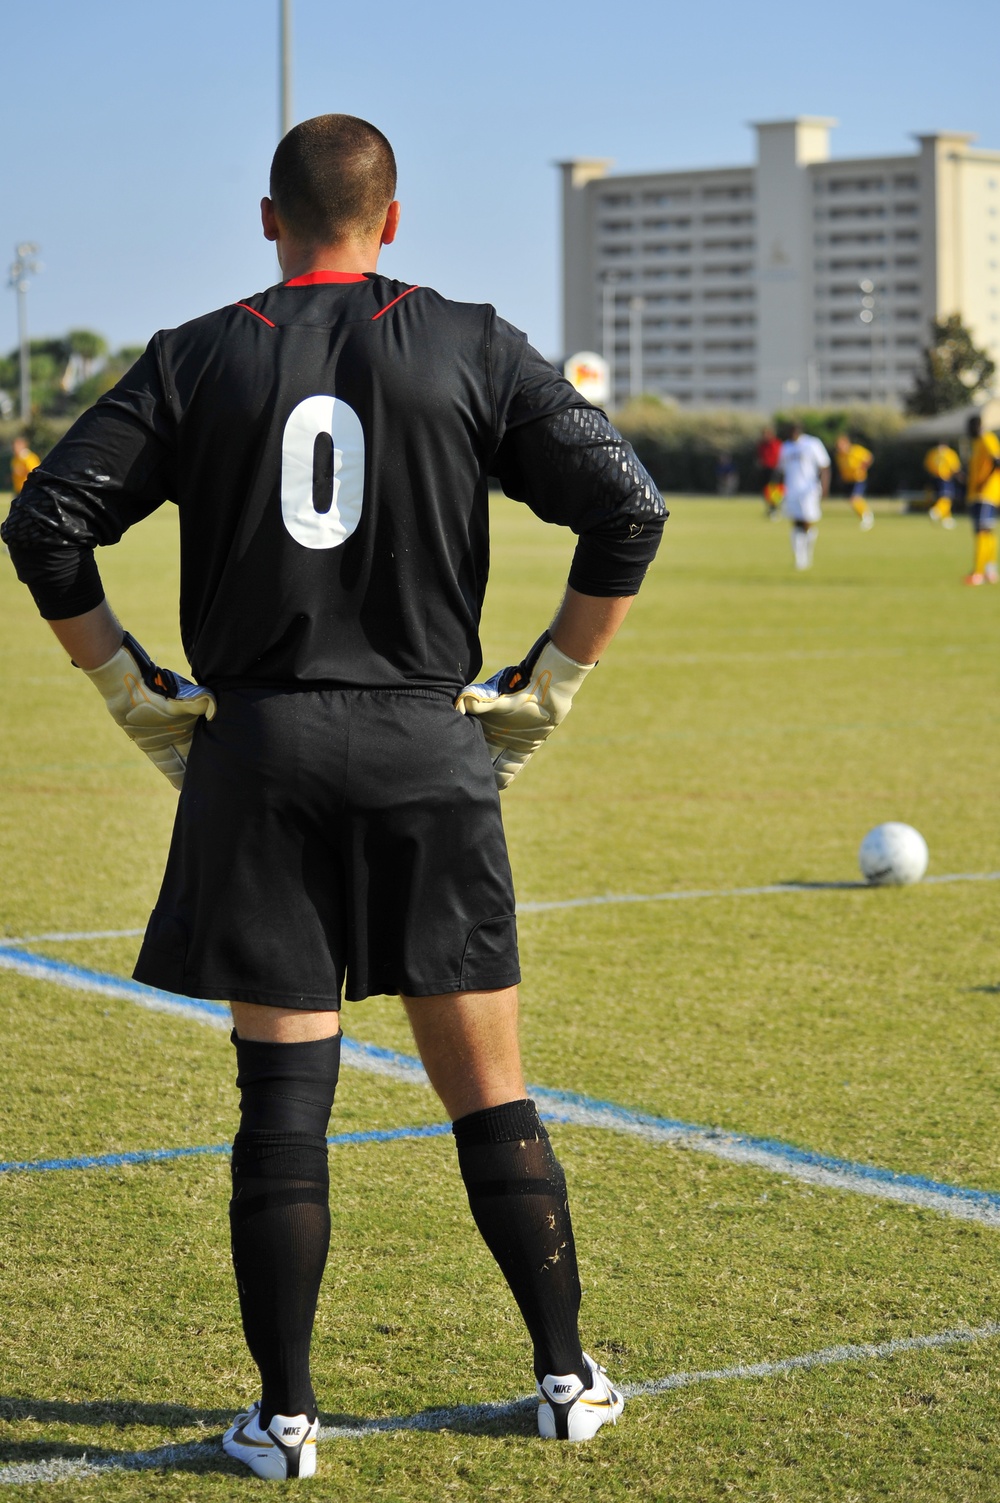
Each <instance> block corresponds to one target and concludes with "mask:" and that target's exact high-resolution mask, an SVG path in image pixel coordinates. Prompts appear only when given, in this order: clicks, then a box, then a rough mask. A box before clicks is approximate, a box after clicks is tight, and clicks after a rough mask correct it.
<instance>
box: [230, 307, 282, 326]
mask: <svg viewBox="0 0 1000 1503" xmlns="http://www.w3.org/2000/svg"><path fill="white" fill-rule="evenodd" d="M236 307H237V308H245V309H246V310H247V312H248V313H252V314H253V316H254V318H259V319H260V321H261V323H262V324H267V327H268V328H269V329H275V328H277V325H276V324H272V322H271V320H270V319H269V318H265V317H264V315H263V313H258V312H257V309H256V308H251V306H250V304H249V303H237V304H236Z"/></svg>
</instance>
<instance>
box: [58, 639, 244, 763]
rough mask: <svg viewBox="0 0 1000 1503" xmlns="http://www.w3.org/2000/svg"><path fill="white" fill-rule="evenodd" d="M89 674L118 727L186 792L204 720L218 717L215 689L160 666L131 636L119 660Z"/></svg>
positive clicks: (119, 652)
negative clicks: (191, 757) (196, 732)
mask: <svg viewBox="0 0 1000 1503" xmlns="http://www.w3.org/2000/svg"><path fill="white" fill-rule="evenodd" d="M83 671H84V673H85V674H86V675H87V677H88V678H89V679H90V680H91V681H92V682H93V683H95V684H96V685H97V687H98V689H100V691H101V693H102V694H103V695H104V702H105V704H106V705H107V707H108V710H109V711H110V713H111V718H112V719H113V720H114V721H115V723H116V724H117V725H120V726H121V728H122V730H123V731H124V732H125V734H126V736H128V737H129V738H130V739H131V740H132V741H134V742H135V744H136V746H137V747H138V748H139V750H140V751H143V752H145V753H146V756H147V757H148V758H149V760H150V761H151V762H152V763H153V765H154V767H158V768H159V769H160V771H161V772H162V773H163V775H164V777H165V778H168V779H169V781H170V782H171V783H173V785H174V787H175V788H176V789H177V791H178V792H180V788H181V784H182V783H183V781H184V770H185V768H186V767H187V759H188V754H189V752H190V750H191V741H192V739H193V737H194V728H195V725H196V724H197V721H198V718H199V716H201V715H204V716H205V718H206V720H211V719H212V716H213V715H214V714H215V695H214V694H213V693H212V691H211V689H205V688H203V687H202V686H201V685H200V684H192V683H191V682H190V681H189V680H188V679H186V678H181V676H180V674H179V673H172V672H171V670H170V669H169V668H157V666H156V664H155V663H154V662H153V660H152V659H151V658H150V657H149V656H148V654H147V653H145V652H144V651H143V649H142V648H141V647H140V646H139V644H138V642H137V641H136V640H135V638H134V637H131V636H129V634H128V632H126V633H125V637H124V640H123V642H122V645H121V646H120V647H119V649H118V651H117V652H116V653H115V655H114V657H113V658H109V659H108V661H107V662H106V663H102V664H101V666H100V667H99V668H85V669H84V670H83Z"/></svg>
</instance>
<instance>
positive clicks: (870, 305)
mask: <svg viewBox="0 0 1000 1503" xmlns="http://www.w3.org/2000/svg"><path fill="white" fill-rule="evenodd" d="M858 289H859V291H860V292H861V312H860V313H859V314H858V317H859V318H860V319H861V322H862V323H863V324H864V325H865V326H866V328H867V330H868V358H869V361H870V363H871V373H870V375H869V378H868V400H869V402H870V403H871V405H872V406H873V407H874V405H875V328H874V324H875V314H876V312H877V305H876V302H875V283H874V282H873V281H872V280H871V278H870V277H864V278H863V279H862V280H861V281H860V282H859V283H858Z"/></svg>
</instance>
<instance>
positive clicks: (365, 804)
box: [3, 115, 665, 1479]
mask: <svg viewBox="0 0 1000 1503" xmlns="http://www.w3.org/2000/svg"><path fill="white" fill-rule="evenodd" d="M395 186H396V171H395V162H394V159H393V154H392V150H391V148H390V146H389V143H388V141H387V140H386V139H385V137H384V136H383V135H382V133H381V132H380V131H378V130H376V129H375V128H374V127H373V126H371V125H368V124H367V123H366V122H365V121H362V120H357V119H355V118H353V117H351V116H347V115H324V116H321V117H319V118H318V119H315V120H309V121H306V122H304V123H303V124H301V125H298V126H296V127H295V129H294V130H292V131H291V132H290V133H289V134H288V135H287V136H286V137H285V139H284V140H283V141H282V142H281V145H280V146H279V147H278V150H277V152H276V154H275V158H274V162H273V164H272V170H271V183H270V193H269V195H268V196H267V197H266V198H265V199H264V200H263V202H262V205H261V213H262V221H263V228H264V234H265V236H266V237H267V238H268V239H269V240H272V241H274V242H276V245H277V251H278V259H279V261H280V264H281V268H282V273H283V281H282V282H281V284H280V285H278V286H275V287H271V288H269V289H268V290H267V291H265V292H262V293H258V294H255V295H253V296H250V297H247V298H244V299H242V300H240V301H239V302H234V303H232V304H230V305H229V306H228V307H225V308H222V309H220V310H218V311H217V312H214V313H210V314H208V315H207V316H205V317H203V318H199V319H196V320H194V322H192V323H189V324H185V325H184V326H183V327H182V328H179V329H173V330H166V331H161V332H160V333H159V334H156V335H155V336H154V338H153V339H152V341H151V343H150V345H149V347H148V349H147V350H146V353H145V354H144V355H143V356H142V358H141V359H140V360H139V361H138V363H137V364H136V365H135V366H133V368H132V369H131V370H130V371H129V372H128V374H127V375H126V376H124V377H123V378H122V380H121V381H120V382H119V384H118V385H117V386H116V387H115V388H114V389H113V390H112V391H110V392H109V393H108V394H107V395H106V396H104V397H102V398H101V400H100V401H99V402H98V403H97V405H96V406H95V407H93V408H92V409H91V410H90V411H89V412H87V413H85V414H84V415H83V417H81V418H80V419H79V421H78V422H77V423H76V424H75V426H74V427H73V428H72V429H71V430H70V432H69V433H68V434H67V436H66V437H65V438H64V439H63V440H62V441H61V442H60V443H59V444H58V445H57V446H56V448H55V449H54V450H53V451H52V452H51V453H50V454H49V455H48V456H47V458H46V459H45V461H44V462H43V464H42V465H41V466H40V468H39V469H38V470H36V472H35V473H34V474H33V475H32V476H31V477H30V479H29V481H28V483H27V484H26V485H25V488H24V491H23V493H22V495H21V497H20V499H19V500H18V501H17V502H15V504H14V506H13V507H12V509H11V513H10V516H9V518H8V520H7V522H6V524H5V526H4V530H3V535H4V539H5V541H6V542H7V544H8V546H9V548H10V553H11V557H12V559H13V561H14V564H15V567H16V568H17V571H18V573H19V575H20V577H21V578H22V579H23V580H24V581H25V582H26V583H27V584H28V586H29V587H30V588H31V590H32V592H33V594H34V597H35V600H36V602H37V604H38V607H39V610H40V612H41V614H42V615H43V616H44V617H45V618H46V619H47V620H48V621H49V622H50V623H51V625H52V627H53V630H54V631H55V633H56V635H57V636H58V638H59V640H60V641H61V642H62V643H63V645H64V646H65V647H66V648H67V650H68V651H69V653H70V654H71V656H72V657H73V659H74V660H75V662H76V663H77V664H78V665H79V666H80V668H81V669H83V670H84V672H86V673H87V674H89V676H90V678H91V679H92V680H93V682H94V685H95V687H96V688H97V690H98V691H99V692H100V693H101V694H102V695H103V696H104V698H105V700H106V702H107V705H108V709H109V710H110V712H111V714H112V716H113V718H114V719H115V721H116V722H117V723H118V724H119V725H120V726H121V727H122V729H123V730H125V732H126V734H128V735H129V736H130V737H131V738H132V739H133V740H134V741H135V742H136V744H137V745H138V746H139V748H140V749H141V750H143V751H144V752H146V753H147V754H148V755H149V756H150V758H151V759H152V760H153V761H154V763H155V764H156V766H157V767H158V768H159V769H160V770H161V771H163V772H164V773H165V774H166V775H167V776H168V777H169V778H170V779H171V781H172V782H173V784H174V786H177V787H180V790H181V792H180V800H179V803H178V807H177V817H176V823H175V827H174V836H173V841H172V844H171V848H170V854H169V857H168V861H167V869H166V874H165V876H164V879H163V885H162V889H161V892H160V896H159V899H158V901H157V904H156V907H155V909H154V911H153V914H152V916H151V918H150V921H149V925H148V928H147V930H146V936H145V940H144V942H143V946H142V950H141V953H140V955H139V959H138V962H137V965H136V969H135V975H136V976H137V977H138V979H139V980H141V981H145V982H149V983H150V984H151V985H153V986H158V987H162V988H165V989H166V990H169V991H174V992H178V993H182V994H186V995H191V996H196V997H208V998H217V999H222V1000H225V1001H228V1002H229V1003H230V1004H231V1006H232V1013H233V1021H234V1025H235V1027H234V1033H233V1042H234V1045H235V1050H236V1061H237V1069H238V1076H237V1084H238V1086H239V1089H240V1093H241V1099H240V1108H241V1117H240V1127H239V1132H238V1133H237V1135H236V1140H235V1143H234V1145H233V1157H232V1181H233V1194H232V1201H231V1206H230V1222H231V1238H232V1253H233V1263H234V1267H235V1273H236V1284H237V1289H238V1292H239V1299H240V1308H241V1313H242V1318H243V1328H244V1332H245V1335H246V1340H247V1343H248V1346H249V1349H250V1352H251V1353H252V1356H253V1358H254V1361H255V1362H256V1364H257V1366H258V1368H259V1370H260V1380H261V1390H260V1398H259V1400H258V1401H257V1402H256V1403H254V1404H253V1405H252V1407H251V1408H250V1409H248V1410H247V1411H245V1412H244V1413H241V1414H239V1415H237V1417H236V1419H235V1420H234V1421H233V1424H232V1425H231V1426H230V1428H229V1429H228V1430H227V1432H226V1435H225V1438H224V1446H225V1449H226V1451H227V1452H228V1453H229V1454H230V1455H231V1456H233V1457H236V1458H238V1459H239V1460H240V1461H242V1462H244V1463H245V1464H246V1465H247V1466H249V1467H250V1468H251V1470H252V1471H253V1472H255V1473H256V1474H257V1475H258V1476H261V1477H267V1478H276V1479H283V1478H285V1477H293V1476H307V1475H309V1474H311V1473H312V1471H313V1470H314V1469H315V1465H316V1437H317V1429H318V1426H317V1401H316V1396H315V1394H314V1392H313V1387H312V1382H311V1378H310V1369H309V1346H310V1339H311V1334H312V1325H313V1318H314V1314H315V1310H316V1302H317V1298H318V1295H319V1289H320V1281H321V1278H322V1274H323V1268H324V1265H325V1261H326V1256H327V1248H328V1242H329V1236H330V1218H329V1209H328V1195H329V1169H328V1163H327V1147H326V1132H327V1125H328V1119H329V1116H330V1111H331V1108H332V1106H333V1099H334V1090H335V1087H336V1083H337V1074H338V1068H339V1050H340V1031H339V1009H340V1006H341V997H342V995H343V994H345V993H346V998H347V999H348V1000H349V1001H359V1000H361V999H363V998H365V997H368V996H372V995H381V994H384V993H387V992H388V993H398V994H400V996H401V997H402V999H403V1004H404V1006H405V1008H406V1011H407V1013H408V1015H409V1019H410V1023H411V1025H412V1028H413V1033H414V1036H415V1039H416V1043H417V1046H418V1049H419V1052H420V1055H421V1058H422V1060H423V1062H424V1065H425V1067H426V1069H427V1073H428V1075H429V1077H430V1080H431V1083H432V1085H433V1086H434V1087H435V1089H436V1090H437V1092H438V1094H439V1095H440V1097H441V1100H442V1101H443V1103H444V1106H445V1109H446V1110H447V1112H448V1114H449V1116H450V1118H451V1119H452V1122H453V1124H454V1135H455V1141H456V1146H457V1151H458V1162H459V1168H460V1171H461V1174H462V1177H463V1179H464V1182H465V1186H466V1190H467V1192H468V1197H469V1203H470V1207H471V1211H472V1215H473V1217H474V1219H475V1222H476V1225H477V1226H478V1228H479V1231H480V1232H481V1233H482V1236H483V1237H484V1239H485V1241H486V1243H487V1245H488V1246H489V1248H490V1251H491V1252H492V1253H493V1256H494V1257H495V1259H496V1261H497V1263H498V1264H499V1267H500V1269H501V1271H502V1273H503V1276H504V1278H505V1279H506V1280H507V1283H508V1284H509V1286H510V1289H511V1291H512V1293H513V1296H514V1298H515V1299H516V1301H517V1304H518V1306H519V1308H520V1310H521V1313H522V1315H523V1317H524V1320H525V1323H526V1325H527V1328H528V1332H529V1335H530V1338H531V1343H532V1347H533V1360H534V1371H535V1378H536V1381H537V1383H538V1390H539V1410H538V1424H539V1429H540V1432H541V1434H542V1435H543V1436H546V1437H553V1438H561V1439H564V1440H565V1439H568V1440H582V1439H587V1438H589V1437H590V1436H592V1435H594V1434H595V1432H596V1431H597V1430H598V1429H599V1428H600V1426H601V1425H603V1424H604V1423H605V1422H606V1421H608V1420H616V1419H617V1417H618V1415H619V1414H620V1412H621V1409H622V1402H623V1401H622V1396H621V1394H620V1393H619V1391H618V1390H617V1389H616V1388H615V1387H614V1386H613V1385H612V1383H611V1382H610V1381H609V1379H608V1378H607V1377H606V1376H605V1374H604V1372H603V1370H602V1369H601V1368H600V1367H599V1365H598V1364H597V1363H596V1362H594V1361H592V1360H591V1358H589V1357H588V1356H587V1355H586V1354H585V1353H584V1351H583V1348H582V1346H581V1343H580V1335H579V1331H578V1324H577V1317H578V1311H579V1305H580V1284H579V1278H578V1274H577V1262H576V1253H575V1247H574V1240H573V1228H572V1224H571V1221H570V1213H569V1206H568V1202H567V1194H566V1181H565V1178H564V1176H563V1172H562V1170H561V1169H560V1167H559V1163H558V1161H557V1159H556V1157H555V1155H554V1153H553V1150H552V1146H551V1144H550V1142H549V1138H548V1134H547V1133H546V1130H545V1128H544V1127H543V1125H542V1123H541V1122H540V1121H539V1118H538V1113H537V1111H536V1110H535V1106H534V1104H533V1103H532V1102H531V1101H530V1100H528V1099H527V1097H526V1092H525V1085H524V1077H523V1074H522V1070H521V1060H520V1053H519V1046H518V1027H517V983H518V980H519V979H520V978H519V970H518V956H517V938H516V930H515V921H514V895H513V891H512V885H511V875H510V867H509V864H508V860H507V852H506V847H505V842H504V832H503V826H502V823H501V818H500V802H499V795H498V789H499V788H505V787H506V786H507V785H508V784H509V783H510V782H511V780H512V779H513V778H514V777H515V776H519V777H521V776H525V775H526V774H525V773H524V771H523V769H524V767H525V765H526V763H527V762H528V760H529V759H530V758H531V757H532V756H533V755H534V753H535V752H536V750H537V749H538V748H539V747H540V746H541V745H542V743H543V742H544V741H545V740H546V739H547V738H548V737H549V736H550V735H551V733H552V732H553V731H554V730H555V728H556V727H557V726H558V725H559V724H560V722H561V721H562V720H563V719H564V718H565V716H566V714H567V713H568V711H569V708H570V705H571V703H572V701H573V696H574V694H575V693H576V691H577V690H578V689H579V687H580V686H581V685H582V683H583V681H584V679H585V677H586V676H587V674H588V673H589V672H590V671H591V670H592V668H593V667H594V665H595V664H596V663H597V660H598V658H600V657H602V656H603V654H604V653H605V650H606V649H607V647H608V646H609V644H610V642H611V639H612V637H613V636H614V634H615V631H616V630H617V628H618V626H619V624H620V623H621V621H622V619H623V617H624V615H625V613H626V611H627V610H628V607H629V604H630V602H631V599H632V597H633V596H634V595H635V592H636V590H637V589H638V587H639V584H640V582H641V580H642V578H643V575H644V574H645V571H646V569H647V566H648V565H649V563H650V561H651V560H652V558H653V555H654V553H655V551H656V547H657V544H658V541H659V538H660V533H661V531H662V527H663V519H664V516H665V511H664V508H663V503H662V501H661V500H660V497H659V495H658V493H657V490H656V487H655V486H654V484H653V483H652V481H651V480H650V478H649V476H648V475H647V474H646V472H645V471H644V470H643V468H642V466H641V465H640V464H639V463H638V461H637V460H636V458H635V455H634V454H633V453H632V451H631V449H630V448H629V446H628V444H627V443H625V442H624V441H623V440H622V438H621V437H620V436H619V434H618V433H616V432H615V430H614V428H613V427H612V426H611V424H610V423H609V422H608V420H607V418H606V417H605V416H604V414H603V413H602V412H600V411H598V410H597V409H595V408H593V407H590V406H589V405H588V404H587V403H586V402H585V401H584V400H583V399H582V398H581V397H580V396H579V394H578V393H577V392H576V391H575V390H574V389H573V387H572V386H570V385H569V383H568V382H567V381H565V380H564V379H563V378H562V376H560V375H558V374H557V373H556V371H555V370H553V368H552V367H551V366H550V365H549V364H548V363H547V362H546V361H545V360H543V359H542V358H541V356H539V355H538V354H537V353H536V352H535V351H534V350H533V349H532V348H531V346H530V345H529V344H528V343H527V341H526V339H525V338H524V336H523V335H522V334H520V333H519V332H518V331H517V330H516V329H514V328H512V327H511V326H510V325H509V324H507V323H505V322H504V321H503V320H502V319H500V318H499V317H498V316H497V315H496V313H495V312H494V310H493V309H492V308H490V307H484V306H472V305H468V304H461V303H454V302H450V301H448V300H447V299H445V298H443V297H442V296H440V295H439V294H438V293H436V292H433V291H432V290H430V289H429V288H424V287H417V286H413V285H411V284H408V283H405V282H398V281H392V280H390V279H388V278H387V277H384V276H382V275H380V274H379V273H378V271H377V270H376V263H377V261H378V258H379V253H380V250H381V247H382V246H383V245H387V244H389V243H390V242H391V241H392V240H393V239H394V237H395V234H396V227H397V223H398V218H399V205H398V203H397V202H396V200H395V197H394V194H395ZM490 473H492V474H494V475H496V476H498V477H499V479H500V480H501V482H502V484H503V486H504V488H505V489H506V491H507V493H508V495H509V496H511V497H513V498H514V499H516V500H519V501H523V502H525V503H526V504H527V505H528V506H529V507H530V508H531V509H532V510H533V511H534V512H535V513H536V514H537V515H538V516H540V517H542V518H543V519H545V520H546V521H549V522H555V523H559V524H562V525H564V526H567V527H570V528H572V529H573V530H574V531H575V532H576V533H578V534H579V541H578V543H577V547H576V552H575V554H574V558H573V564H572V568H571V571H570V576H569V584H568V588H567V590H566V595H565V599H564V600H563V602H562V605H561V606H560V608H559V610H558V612H557V614H556V616H555V619H554V621H553V622H552V623H551V625H550V626H549V628H548V630H547V631H546V632H544V633H543V634H542V635H541V636H540V637H539V638H538V640H537V641H536V642H535V644H534V646H532V647H531V648H530V650H528V651H527V652H526V654H525V657H524V659H523V661H522V662H520V663H518V664H515V665H511V666H508V667H506V668H504V669H502V670H501V671H500V672H499V673H495V674H494V675H493V676H492V677H491V678H487V679H485V680H483V681H477V680H478V679H479V674H480V668H481V653H480V647H479V637H478V628H479V618H480V612H481V608H482V603H483V597H484V593H485V589H486V579H487V573H488V565H489V514H488V475H489V474H490ZM168 498H169V499H170V500H171V501H172V502H173V503H174V504H176V506H177V508H178V511H179V514H180V534H181V544H180V545H181V554H182V561H183V569H182V584H181V631H182V637H183V641H184V646H185V650H186V652H187V655H188V658H189V661H190V663H191V667H192V672H193V676H194V679H195V680H196V682H194V683H189V682H188V681H187V680H185V679H183V678H181V677H180V676H179V675H177V674H176V673H173V672H171V671H170V670H168V669H164V668H160V667H157V665H156V664H155V663H153V662H152V661H151V660H150V658H149V656H148V655H147V654H146V653H145V652H144V651H143V649H142V648H141V647H140V645H139V643H138V642H137V641H136V640H135V639H134V638H133V637H130V636H129V635H128V634H126V633H123V631H122V628H121V627H120V626H119V624H118V622H117V620H116V618H115V616H114V615H113V613H112V611H111V608H110V606H109V605H108V603H107V602H106V600H105V598H104V591H103V588H102V585H101V581H100V577H99V574H98V569H97V565H96V563H95V559H94V549H95V547H96V546H107V545H109V544H113V543H116V542H117V541H118V539H119V538H120V537H121V536H122V534H123V532H124V531H125V530H126V528H128V527H130V526H132V525H133V524H134V523H137V522H139V521H141V520H142V518H144V517H145V516H147V515H148V514H149V513H150V512H152V511H153V510H154V509H155V508H156V507H158V506H160V505H161V504H162V503H163V502H164V501H165V500H167V499H168ZM543 624H544V619H543V620H540V621H539V622H538V623H537V627H536V631H537V628H538V627H541V626H542V625H543ZM129 625H135V626H137V625H138V623H132V622H130V623H129ZM535 634H536V633H535V632H533V633H532V635H535ZM607 671H613V669H608V670H607ZM81 692H82V689H81ZM456 711H458V713H456ZM530 775H531V774H530V773H528V774H527V776H529V777H530ZM514 796H516V794H515V795H514ZM345 1164H346V1161H345ZM342 1172H347V1171H346V1170H342Z"/></svg>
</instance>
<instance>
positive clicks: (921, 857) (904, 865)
mask: <svg viewBox="0 0 1000 1503" xmlns="http://www.w3.org/2000/svg"><path fill="white" fill-rule="evenodd" d="M858 865H859V866H860V867H861V875H862V876H863V877H864V879H865V881H866V882H871V883H872V884H874V885H875V886H879V887H909V886H910V884H911V883H913V882H919V881H920V878H921V877H922V876H923V874H924V872H925V871H926V870H927V842H926V840H925V839H924V837H923V836H922V835H921V833H920V831H919V830H915V829H914V828H913V826H912V825H901V824H897V823H896V822H895V821H894V820H890V821H889V822H888V824H884V825H876V826H875V828H874V830H869V831H868V834H867V835H866V836H865V838H864V840H863V841H862V842H861V849H860V850H859V851H858Z"/></svg>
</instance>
